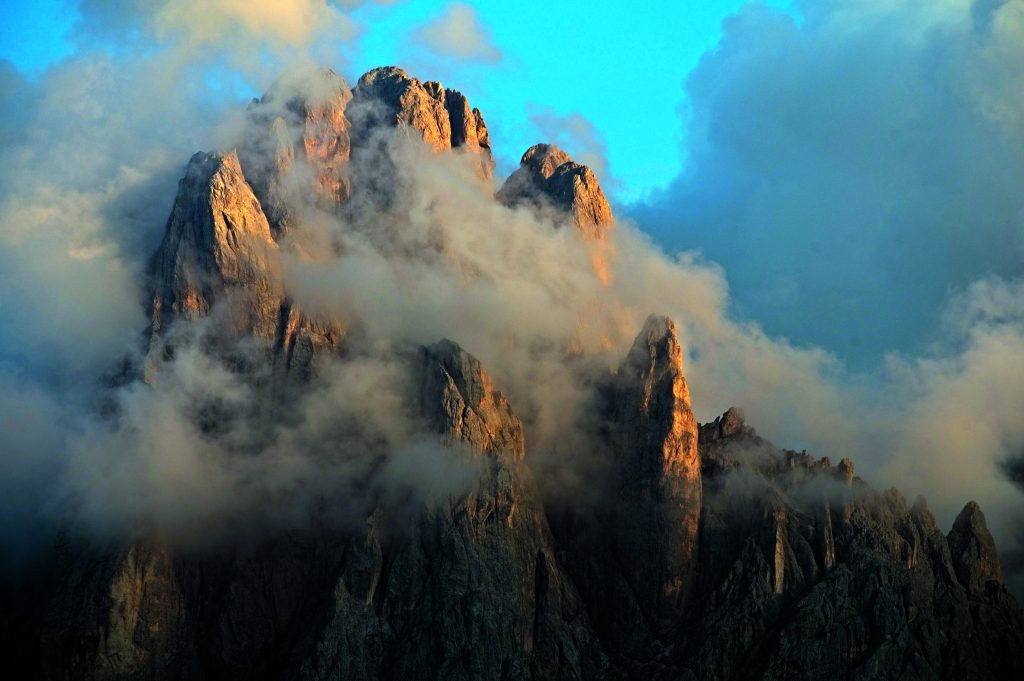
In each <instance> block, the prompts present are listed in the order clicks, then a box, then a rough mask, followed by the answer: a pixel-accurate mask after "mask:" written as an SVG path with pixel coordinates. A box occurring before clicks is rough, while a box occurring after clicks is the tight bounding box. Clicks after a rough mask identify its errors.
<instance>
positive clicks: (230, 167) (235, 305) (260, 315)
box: [150, 153, 283, 337]
mask: <svg viewBox="0 0 1024 681" xmlns="http://www.w3.org/2000/svg"><path fill="white" fill-rule="evenodd" d="M151 269H152V273H153V282H154V284H153V286H154V290H153V295H152V297H151V301H152V303H151V310H150V313H151V320H152V328H153V332H154V334H160V333H162V331H163V330H164V329H165V328H166V327H169V326H170V324H171V323H172V322H173V321H174V320H176V319H179V318H182V319H187V320H193V321H194V320H196V319H199V318H200V317H204V316H206V315H207V314H209V313H210V311H211V310H212V309H213V306H214V303H216V302H218V301H220V300H226V299H229V298H230V299H231V301H232V303H231V304H230V305H225V307H224V308H222V312H224V314H226V315H227V316H228V319H227V323H226V324H225V328H226V329H227V330H230V331H231V332H233V333H234V334H235V335H243V334H253V335H256V336H260V337H273V335H274V331H275V328H276V325H277V315H278V307H279V305H280V301H281V297H282V295H283V288H282V285H281V283H280V277H279V274H278V270H279V265H278V260H277V247H276V244H275V243H274V240H273V239H272V238H271V234H270V225H269V223H268V222H267V218H266V216H265V215H264V214H263V210H262V208H261V206H260V202H259V201H258V200H257V199H256V196H255V194H253V191H252V189H251V188H250V186H249V184H248V183H247V182H246V180H245V177H244V175H243V174H242V169H241V167H240V166H239V162H238V157H237V156H236V155H235V154H234V153H231V154H206V153H198V154H196V155H195V156H193V157H192V159H191V160H190V161H189V163H188V167H187V168H186V169H185V176H184V177H183V178H182V179H181V182H179V183H178V195H177V197H176V198H175V200H174V207H173V209H172V210H171V216H170V219H169V220H168V221H167V228H166V230H165V232H164V238H163V242H162V243H161V244H160V248H159V249H158V250H157V252H156V255H155V256H154V258H153V261H152V265H151Z"/></svg>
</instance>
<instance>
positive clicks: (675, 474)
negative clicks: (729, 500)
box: [612, 315, 701, 619]
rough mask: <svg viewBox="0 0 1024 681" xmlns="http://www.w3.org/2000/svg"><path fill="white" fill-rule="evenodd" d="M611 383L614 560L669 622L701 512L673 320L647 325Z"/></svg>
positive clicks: (682, 596) (692, 425)
mask: <svg viewBox="0 0 1024 681" xmlns="http://www.w3.org/2000/svg"><path fill="white" fill-rule="evenodd" d="M617 379H618V380H617V384H616V386H615V398H614V406H613V411H612V419H613V421H614V423H615V424H616V425H615V426H614V428H615V432H614V435H613V448H614V452H615V453H614V455H615V462H616V465H615V473H614V475H615V479H616V482H617V484H618V485H619V494H618V503H617V507H618V512H617V514H616V515H617V517H618V522H617V523H616V534H617V537H616V541H617V554H618V556H619V560H620V561H621V563H622V564H623V566H624V567H625V569H626V574H627V579H628V580H629V581H630V583H631V584H632V587H633V590H634V592H635V593H636V594H637V595H638V597H639V598H640V600H641V607H642V608H643V609H644V610H645V611H646V612H647V613H648V616H649V617H650V618H651V619H658V618H668V619H671V618H674V617H678V616H679V614H680V613H681V612H682V610H683V607H684V605H685V602H686V597H687V594H688V590H689V588H690V586H691V584H692V581H693V578H694V573H693V569H694V567H695V554H696V550H697V529H698V523H699V520H700V508H701V473H700V460H699V458H698V455H697V421H696V419H695V418H694V416H693V410H692V408H691V406H690V391H689V388H688V387H687V385H686V378H685V377H684V376H683V366H682V351H681V348H680V346H679V339H678V338H677V336H676V330H675V325H674V324H673V323H672V321H671V320H669V319H668V318H666V317H659V316H655V315H652V316H650V317H649V318H648V319H647V321H646V323H645V324H644V328H643V329H642V330H641V332H640V334H639V335H638V336H637V338H636V340H635V341H634V343H633V347H632V348H631V349H630V351H629V354H628V356H627V357H626V360H625V361H624V362H623V364H622V366H621V367H620V368H619V374H618V376H617Z"/></svg>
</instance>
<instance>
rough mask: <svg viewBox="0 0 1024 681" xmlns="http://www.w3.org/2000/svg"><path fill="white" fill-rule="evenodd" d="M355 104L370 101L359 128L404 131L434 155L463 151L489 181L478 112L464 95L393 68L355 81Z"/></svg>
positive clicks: (490, 163)
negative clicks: (473, 157)
mask: <svg viewBox="0 0 1024 681" xmlns="http://www.w3.org/2000/svg"><path fill="white" fill-rule="evenodd" d="M355 95H356V99H357V103H359V102H360V101H363V102H365V101H370V102H373V103H375V105H374V106H368V107H367V108H366V109H365V110H364V111H363V112H361V113H360V114H359V115H360V117H361V118H362V121H361V122H362V124H363V125H364V126H367V125H369V126H371V127H372V126H373V125H380V124H385V125H391V126H395V125H404V126H407V127H408V128H409V129H411V130H413V131H415V132H417V133H418V134H419V135H420V136H421V137H422V139H423V141H424V142H426V144H427V145H428V146H430V147H432V148H433V149H435V150H437V151H447V150H451V149H464V150H465V151H467V152H469V153H472V154H476V155H477V156H478V157H479V158H478V171H479V173H480V175H481V176H482V177H485V178H489V177H490V176H491V173H492V172H493V170H494V159H493V157H492V156H491V142H490V136H489V134H488V132H487V125H486V124H485V123H484V119H483V115H482V114H481V113H480V110H479V109H474V108H471V107H470V105H469V101H468V100H467V99H466V97H465V95H463V94H462V93H461V92H459V91H457V90H451V89H446V88H445V87H444V86H442V85H441V83H438V82H437V81H426V82H420V80H419V79H417V78H413V77H411V76H410V75H409V74H408V73H406V72H405V71H404V70H402V69H400V68H398V67H396V66H385V67H381V68H376V69H373V70H371V71H368V72H367V73H365V74H363V76H362V77H361V78H360V79H359V83H358V84H357V85H356V89H355Z"/></svg>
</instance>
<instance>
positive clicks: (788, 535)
mask: <svg viewBox="0 0 1024 681" xmlns="http://www.w3.org/2000/svg"><path fill="white" fill-rule="evenodd" d="M738 416H739V415H738V412H736V411H733V410H730V412H727V413H726V415H724V416H723V417H722V418H720V419H719V420H718V421H716V422H715V423H713V424H708V425H707V426H702V427H701V430H700V435H701V461H702V463H703V464H704V466H703V469H704V470H703V472H704V478H703V481H704V494H705V498H704V508H703V511H702V523H701V533H700V537H699V540H698V541H699V543H700V546H701V554H700V555H701V557H700V564H699V566H698V586H697V594H696V595H695V599H694V606H693V609H692V610H691V611H690V612H689V613H688V614H687V621H688V622H689V627H688V635H687V637H686V639H685V643H684V644H683V645H682V646H681V649H679V650H677V651H676V662H675V664H677V665H679V666H680V667H684V668H686V669H689V670H690V671H692V672H693V674H694V675H695V676H696V677H698V678H729V679H732V678H735V679H748V678H749V679H753V678H766V679H805V678H858V679H860V678H865V679H897V678H898V679H966V678H977V679H982V678H1002V679H1011V678H1014V676H1015V675H1016V674H1017V671H1016V670H1019V669H1021V668H1022V667H1021V665H1022V664H1024V617H1022V613H1021V610H1020V607H1019V606H1018V605H1017V603H1016V602H1015V601H1014V599H1013V598H1012V597H1011V596H1010V595H1009V594H1008V593H1007V591H1006V589H1005V587H1004V586H1003V585H1002V583H1001V582H999V581H994V580H990V579H989V576H990V575H991V574H993V571H992V566H993V565H995V566H998V562H997V561H996V559H995V555H994V548H992V546H991V542H990V538H989V537H988V531H987V530H986V529H985V528H984V519H983V517H981V516H980V513H976V512H975V511H974V509H976V506H974V505H973V504H969V505H968V507H967V508H966V509H965V511H964V513H962V514H961V516H960V518H959V519H958V520H957V523H956V526H955V529H954V531H953V533H951V535H950V539H949V540H947V538H946V537H944V536H943V535H942V533H941V532H940V531H939V530H938V528H937V527H936V525H935V520H934V518H933V517H932V515H931V513H929V512H928V509H927V507H926V505H925V503H924V501H923V500H918V501H917V502H916V503H915V504H913V505H912V506H909V507H908V505H907V504H906V502H905V501H904V499H903V497H902V496H901V495H900V494H899V493H898V492H896V491H895V490H890V491H888V492H886V493H884V494H879V493H876V492H874V491H873V490H871V489H870V488H869V487H867V486H866V485H865V484H864V483H863V482H861V481H860V480H859V479H857V478H854V477H853V476H852V466H849V465H841V466H840V467H837V468H833V467H832V466H831V465H830V464H829V462H828V460H827V459H821V460H815V459H812V458H811V457H809V456H807V455H806V454H802V453H796V452H790V451H785V450H779V449H777V448H775V447H774V446H772V445H771V444H770V443H768V442H766V441H764V440H763V439H761V438H760V437H758V436H757V434H756V433H755V432H754V431H753V430H752V429H751V428H749V427H746V426H744V425H742V422H741V421H740V420H739V419H738ZM954 537H957V539H956V540H954V539H953V538H954ZM989 549H992V552H990V551H989ZM957 566H962V568H961V569H962V572H963V581H961V578H960V577H959V576H958V574H957ZM964 582H966V583H967V584H973V585H974V587H973V588H972V587H966V588H965V585H964ZM978 585H984V586H982V587H980V588H979V587H978Z"/></svg>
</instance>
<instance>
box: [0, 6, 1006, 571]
mask: <svg viewBox="0 0 1024 681" xmlns="http://www.w3.org/2000/svg"><path fill="white" fill-rule="evenodd" d="M2 19H3V20H2V21H0V157H2V158H0V160H2V161H3V164H2V166H0V167H3V168H4V169H5V172H4V173H2V174H0V271H2V272H3V273H4V277H2V278H0V307H4V309H5V314H4V315H2V316H0V417H9V416H10V415H11V414H15V415H19V414H21V415H23V416H24V415H26V414H27V416H25V417H26V418H28V417H29V416H31V415H32V414H33V413H38V412H40V410H43V409H44V408H45V407H46V405H53V404H58V405H59V404H60V403H61V402H60V401H61V399H63V398H64V394H65V393H66V392H68V391H69V390H70V389H71V388H70V387H71V386H74V385H84V384H85V383H86V382H87V380H90V377H93V378H94V374H95V373H96V371H97V367H106V366H107V363H108V362H109V357H110V356H111V348H117V347H122V346H123V345H124V343H125V342H126V341H125V338H134V336H132V335H131V334H132V333H135V332H137V330H138V329H140V328H143V327H144V325H145V320H144V319H142V311H141V306H139V305H138V304H137V302H138V301H137V293H138V276H139V271H140V268H141V266H142V265H141V263H144V262H145V260H146V258H148V257H149V255H150V254H151V253H152V252H153V249H154V244H156V243H158V242H159V239H160V235H161V230H162V229H163V226H164V224H165V221H166V219H167V211H168V206H169V205H170V202H171V201H172V200H173V196H174V191H175V187H176V183H177V180H178V178H179V177H180V176H181V172H182V168H183V165H184V163H185V162H186V160H187V159H188V158H189V156H190V155H191V154H192V153H193V152H195V151H196V150H199V149H212V148H218V146H219V145H221V144H224V143H225V140H228V139H230V134H229V133H230V132H231V130H232V129H234V128H236V127H237V122H238V117H239V115H240V114H239V112H240V111H242V110H243V108H244V105H245V103H246V102H247V101H248V98H250V97H252V96H256V95H259V94H260V93H261V92H263V91H264V90H265V89H266V87H267V86H268V85H269V84H270V83H271V82H273V80H274V79H275V78H276V77H277V75H279V74H280V72H281V69H282V64H289V65H295V64H296V63H299V62H302V61H303V60H312V61H314V62H316V63H326V64H330V65H333V66H335V68H336V69H337V70H338V71H339V73H341V74H343V75H344V76H345V78H346V79H347V80H349V81H350V82H354V80H355V79H356V78H357V77H358V76H359V75H360V74H361V73H363V72H364V71H366V70H367V69H369V68H371V67H374V66H378V65H382V64H397V65H399V66H403V67H405V68H407V69H408V70H409V71H410V72H411V73H413V74H414V75H418V76H420V77H421V78H424V79H436V80H441V81H442V82H444V83H445V84H446V85H448V86H450V87H455V88H457V89H460V90H461V91H463V92H464V93H465V94H466V95H467V96H468V98H469V100H470V102H471V103H472V104H473V105H474V106H476V107H479V108H480V109H481V110H482V111H483V114H484V117H485V119H486V121H487V123H488V127H489V129H490V131H491V138H492V142H493V145H494V149H495V152H496V156H497V161H498V171H497V173H496V176H497V177H498V178H499V180H500V178H502V177H505V176H506V175H507V173H508V172H510V171H511V170H512V169H513V168H514V167H515V165H516V164H517V160H518V158H519V156H520V154H521V153H522V152H523V151H524V150H525V149H526V148H527V147H528V146H530V145H532V144H533V143H535V142H537V141H541V140H545V141H555V142H556V143H558V144H560V145H561V146H563V147H565V148H566V149H567V150H568V151H569V152H570V153H572V154H573V155H574V156H575V157H576V158H577V159H579V160H580V161H582V162H585V163H587V164H588V165H590V166H592V167H593V168H594V170H595V171H596V172H597V173H598V175H599V177H600V178H601V183H602V185H603V186H604V187H605V189H606V191H607V192H608V194H609V195H610V197H611V199H612V202H613V206H614V208H615V211H616V214H617V215H618V217H619V218H620V221H621V225H620V226H619V227H618V229H619V234H620V235H622V236H621V242H620V244H619V247H620V250H621V253H622V256H621V257H622V258H623V262H624V263H630V264H632V266H633V267H634V269H629V268H625V269H621V270H620V271H619V272H620V273H619V278H618V280H617V282H616V284H615V285H616V286H617V287H619V288H620V290H618V291H617V295H621V296H622V299H621V300H619V302H624V301H632V302H633V303H635V305H636V306H637V307H638V308H640V307H643V308H645V309H643V310H638V311H636V313H637V314H640V313H641V312H642V313H643V314H646V313H647V312H653V311H663V312H672V313H673V314H674V315H675V318H676V321H677V323H678V324H679V325H680V329H681V334H682V336H683V342H684V343H685V344H688V347H689V355H688V361H689V363H690V364H689V368H688V370H687V373H688V377H690V378H691V379H692V380H691V384H692V387H693V390H694V394H695V404H696V405H697V407H696V408H697V413H698V416H699V417H700V418H701V419H704V420H706V419H709V418H713V417H714V416H715V414H716V413H720V412H721V411H722V410H724V409H725V408H726V407H728V406H729V405H730V404H739V405H741V406H743V407H744V408H745V409H747V411H748V415H749V416H750V417H751V418H752V420H753V422H754V423H755V425H757V426H758V428H759V430H760V432H763V433H764V434H765V435H767V436H769V437H770V438H772V439H775V440H776V441H777V442H779V444H782V445H785V446H790V447H795V448H797V449H799V448H802V447H807V448H808V449H809V450H811V451H812V452H813V453H817V454H825V453H827V454H828V455H829V456H831V457H832V458H833V460H836V459H838V458H839V457H840V455H846V454H848V455H850V456H853V457H854V458H855V459H856V460H857V461H858V465H863V466H864V468H862V469H858V470H864V471H866V472H867V474H869V475H871V476H875V479H877V480H878V481H879V482H880V483H882V484H888V483H892V484H897V483H898V484H899V485H900V486H901V488H904V489H906V490H907V491H908V494H910V495H912V494H914V493H916V492H927V493H928V494H929V499H932V500H934V501H935V508H936V509H937V512H938V513H939V514H940V520H941V521H943V522H944V521H945V520H949V519H951V518H952V515H953V514H955V512H956V511H958V510H959V508H962V505H963V503H964V501H965V497H969V498H977V499H978V500H979V501H981V502H982V506H983V508H985V509H986V511H988V510H989V509H992V511H991V513H990V516H991V517H992V518H993V519H994V524H996V525H998V527H999V528H1000V529H999V531H1000V532H1001V533H1002V534H1001V535H1000V536H1001V537H1006V536H1009V535H1008V533H1009V532H1010V530H1009V529H1008V528H1011V527H1020V517H1021V516H1024V508H1022V504H1021V501H1020V498H1019V494H1018V492H1017V491H1016V490H1015V489H1014V488H1013V486H1012V484H1011V482H1010V481H1009V480H1008V479H1007V478H1006V477H1005V476H1003V475H1002V473H1001V470H1002V467H1003V466H1004V465H1005V464H1006V463H1007V462H1009V461H1014V460H1019V459H1020V458H1021V453H1022V452H1024V420H1022V419H1021V418H1020V414H1021V413H1024V304H1022V303H1021V300H1024V265H1022V263H1024V193H1022V192H1021V187H1024V0H828V1H826V0H794V2H792V3H780V4H774V5H773V4H769V3H764V2H749V3H748V2H743V1H742V0H735V1H732V2H724V1H723V2H664V3H659V2H632V3H612V2H608V3H595V2H587V3H584V2H520V3H491V2H488V3H483V2H480V3H457V2H456V3H449V2H425V1H420V0H410V1H408V2H400V1H394V2H381V1H376V2H374V1H368V0H344V2H339V3H327V2H325V0H294V1H293V2H289V3H281V2H274V1H269V0H268V1H264V2H253V1H243V0H179V1H178V2H173V3H170V2H166V1H164V0H80V2H78V3H75V2H72V1H71V0H64V1H61V2H54V1H52V0H43V1H40V2H33V3H13V2H8V3H6V4H5V5H4V7H3V17H2ZM439 172H441V171H439ZM445 172H447V171H445ZM442 176H444V173H442ZM420 180H422V182H424V183H426V184H425V187H426V188H425V189H424V192H426V193H427V194H431V192H433V193H434V194H438V193H439V194H440V195H441V196H440V199H439V200H441V199H445V200H447V199H449V198H450V197H448V196H447V194H448V193H450V192H449V188H447V187H443V186H441V187H439V186H436V185H437V184H438V182H437V181H436V178H429V177H424V178H420ZM431 183H433V184H431ZM440 184H443V183H440ZM428 189H429V191H428ZM442 203H443V201H442ZM491 203H492V202H487V203H486V205H483V206H477V207H476V209H475V210H476V212H475V213H474V215H477V216H479V217H480V219H481V220H484V219H495V220H502V219H508V216H507V215H505V216H502V214H496V213H495V211H496V210H497V209H495V208H494V207H493V206H492V205H491ZM413 218H415V216H413ZM535 228H537V226H536V225H531V226H529V229H535ZM541 241H543V242H544V244H545V248H549V247H552V244H551V243H548V242H547V241H545V240H543V239H541ZM555 251H557V249H554V250H553V251H544V252H545V253H548V252H555ZM491 256H494V254H491ZM497 257H499V259H500V254H499V256H497ZM498 264H499V265H501V266H502V267H506V266H507V263H498ZM533 266H537V263H532V264H531V267H533ZM524 267H526V265H524ZM541 269H542V270H543V268H541ZM556 269H557V268H556ZM524 272H528V273H530V274H531V275H532V274H534V272H533V270H532V269H529V268H527V269H525V270H524ZM435 274H436V273H435ZM535 274H536V275H537V277H538V278H539V279H541V280H544V277H549V276H552V273H551V272H550V271H541V272H536V273H535ZM513 275H516V273H515V272H512V273H510V276H513ZM522 275H523V272H520V273H519V274H518V275H516V276H515V279H514V280H515V281H517V282H518V281H522V280H523V276H522ZM528 279H529V277H526V281H524V283H523V286H524V287H525V289H526V290H529V284H530V282H529V281H528ZM385 280H386V279H385ZM583 290H586V289H585V287H584V289H583ZM505 293H507V294H508V296H509V297H508V298H507V299H506V298H501V297H499V298H498V299H496V301H495V304H496V305H497V304H499V303H502V302H509V301H511V303H514V304H517V305H518V304H521V303H522V302H523V301H522V300H521V296H522V295H523V293H522V292H521V291H511V290H510V291H506V292H505ZM588 300H590V302H593V300H591V299H588ZM421 302H422V306H421V307H422V308H423V309H429V307H428V306H429V304H430V303H431V301H429V300H426V301H421ZM442 302H443V301H442ZM447 302H451V301H447ZM395 304H396V305H398V306H399V308H398V309H403V310H404V309H405V308H404V307H402V301H396V302H395ZM438 304H439V305H440V304H441V303H440V302H439V303H438ZM599 307H600V306H599ZM647 307H650V308H652V309H646V308H647ZM8 309H11V310H14V312H11V313H8V312H7V310H8ZM515 309H516V310H518V312H517V314H521V315H523V316H524V318H525V317H526V316H528V315H527V314H526V313H524V312H523V310H522V309H520V308H518V307H517V308H515ZM458 311H459V308H458V306H454V308H453V309H451V310H447V312H451V313H452V314H456V313H458ZM406 312H409V310H406ZM412 312H415V310H413V311H412ZM438 319H447V317H445V316H444V315H440V316H439V317H438ZM97 320H103V323H97ZM531 321H533V320H531ZM548 321H550V320H548ZM537 323H540V322H539V321H538V322H537ZM424 324H425V326H426V327H429V329H430V330H431V331H432V332H433V331H437V330H438V329H436V328H435V327H434V325H433V323H432V322H431V320H429V319H427V320H425V321H424ZM495 325H496V326H495V328H497V329H503V328H504V327H503V326H501V324H500V323H499V322H497V321H496V322H495ZM481 333H483V331H481ZM71 339H73V342H71ZM417 340H421V339H420V338H419V337H418V336H417ZM482 345H483V344H482ZM484 347H486V346H485V345H484ZM474 350H475V351H477V352H481V349H480V348H474ZM484 352H486V350H484ZM489 359H490V360H493V361H497V362H500V361H501V358H500V356H499V357H497V358H494V357H491V358H489ZM499 373H500V372H499ZM506 373H507V375H514V372H512V371H508V372H506ZM33 405H40V406H39V409H35V408H34V407H33ZM0 425H2V423H0ZM43 425H45V423H44V424H43ZM41 430H42V431H45V430H46V429H45V428H41ZM40 437H43V436H42V435H40ZM22 441H23V449H24V451H26V452H34V451H38V450H41V449H50V450H53V449H59V447H57V446H55V445H53V444H52V443H49V444H48V442H49V441H43V440H38V439H33V438H32V437H30V436H29V434H28V433H24V434H23V435H22ZM53 465H55V466H56V465H58V463H54V464H53ZM1018 470H1019V469H1018ZM33 474H35V473H33ZM40 475H41V473H40ZM1021 546H1024V541H1022V542H1021ZM1022 555H1024V554H1022Z"/></svg>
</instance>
